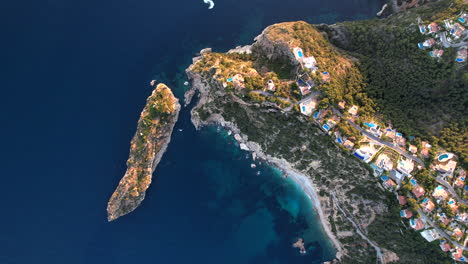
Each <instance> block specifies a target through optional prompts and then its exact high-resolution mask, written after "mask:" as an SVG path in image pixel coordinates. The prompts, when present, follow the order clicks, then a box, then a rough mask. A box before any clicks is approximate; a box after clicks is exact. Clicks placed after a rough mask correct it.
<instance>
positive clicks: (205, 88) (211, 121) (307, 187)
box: [185, 46, 344, 263]
mask: <svg viewBox="0 0 468 264" xmlns="http://www.w3.org/2000/svg"><path fill="white" fill-rule="evenodd" d="M249 47H250V46H249ZM239 50H241V51H244V50H245V49H244V48H242V49H238V50H237V51H239ZM230 52H231V53H232V52H236V51H235V50H231V51H230ZM198 59H199V58H196V59H194V61H197V60H198ZM191 67H192V66H190V67H189V68H188V69H187V70H186V74H187V76H188V78H189V80H190V81H191V83H192V85H191V88H190V89H189V90H188V91H187V92H186V93H185V105H186V106H187V105H188V104H190V102H191V101H192V99H193V97H194V96H197V97H198V98H197V100H198V101H197V104H196V105H195V106H194V107H193V108H192V109H191V121H192V124H193V125H194V126H195V128H196V129H197V130H200V129H201V128H203V127H205V126H210V125H215V126H218V127H220V128H222V129H224V130H226V131H229V132H231V134H233V135H234V139H235V140H236V141H237V142H238V143H239V147H240V148H241V149H242V150H245V151H249V152H251V153H252V157H253V158H254V159H260V160H262V161H264V162H266V163H268V164H270V165H271V166H274V167H276V168H278V169H279V170H280V171H281V172H282V173H283V174H284V175H287V176H290V177H291V179H292V180H294V182H296V184H298V185H299V186H301V188H302V190H303V191H304V192H305V193H306V195H307V197H309V199H310V201H311V203H312V204H313V205H314V209H315V211H316V213H317V216H318V218H319V221H320V223H321V225H322V227H323V230H324V231H325V233H326V234H327V236H328V237H329V239H330V241H331V242H332V244H333V246H334V248H335V250H336V257H335V258H336V261H338V260H339V259H340V258H341V257H342V256H343V254H344V252H343V245H342V244H341V243H340V242H339V240H338V238H337V237H336V236H335V235H334V234H333V232H332V231H331V224H330V222H329V221H328V218H329V217H330V216H331V214H330V213H329V211H330V210H325V209H326V207H327V206H328V205H327V204H326V203H323V202H322V201H323V198H321V197H319V195H318V194H317V188H316V186H315V184H314V183H313V181H312V180H311V178H310V177H308V176H307V175H305V174H304V173H302V172H300V171H298V170H296V169H295V168H294V166H293V165H292V164H291V163H289V162H288V161H287V160H285V159H282V158H277V157H273V156H270V155H268V154H266V153H264V151H263V150H262V147H261V146H260V145H259V144H258V143H257V142H254V141H249V140H248V137H247V136H246V135H245V134H243V133H242V131H240V129H239V128H238V127H237V125H236V124H235V123H233V122H229V121H226V120H224V117H223V116H222V115H220V114H212V115H211V116H210V117H209V118H208V119H206V120H201V118H200V117H199V114H198V112H197V110H198V109H199V108H200V107H202V106H203V105H204V104H206V103H207V102H208V101H209V100H210V96H209V92H210V88H209V84H208V83H206V82H205V81H204V80H203V78H202V76H200V74H198V73H194V72H192V71H191V70H190V69H191ZM330 263H334V261H332V262H330Z"/></svg>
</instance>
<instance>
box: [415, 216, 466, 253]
mask: <svg viewBox="0 0 468 264" xmlns="http://www.w3.org/2000/svg"><path fill="white" fill-rule="evenodd" d="M418 213H419V215H421V216H422V218H423V219H424V221H426V222H427V223H429V225H431V226H432V227H433V228H434V229H435V230H437V232H439V234H440V235H441V236H443V237H444V238H445V239H447V240H448V241H450V242H451V243H452V244H454V245H455V246H456V247H458V248H462V249H463V250H464V251H467V250H468V248H467V247H465V246H463V245H461V244H460V243H458V241H455V240H453V239H452V238H451V237H450V236H449V235H448V234H447V233H445V231H444V230H442V229H440V228H439V227H438V226H437V225H436V224H434V222H433V221H432V220H431V218H430V217H428V216H427V215H426V214H425V213H424V212H423V211H422V210H421V209H418Z"/></svg>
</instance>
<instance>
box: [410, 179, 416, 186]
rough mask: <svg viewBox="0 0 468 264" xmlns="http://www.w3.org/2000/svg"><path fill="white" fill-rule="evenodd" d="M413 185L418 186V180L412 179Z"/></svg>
mask: <svg viewBox="0 0 468 264" xmlns="http://www.w3.org/2000/svg"><path fill="white" fill-rule="evenodd" d="M410 183H411V185H413V186H416V185H418V182H417V181H416V180H415V179H411V180H410Z"/></svg>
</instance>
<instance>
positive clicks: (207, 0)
mask: <svg viewBox="0 0 468 264" xmlns="http://www.w3.org/2000/svg"><path fill="white" fill-rule="evenodd" d="M203 2H204V3H205V4H209V5H210V6H209V7H208V9H213V7H214V2H213V0H203Z"/></svg>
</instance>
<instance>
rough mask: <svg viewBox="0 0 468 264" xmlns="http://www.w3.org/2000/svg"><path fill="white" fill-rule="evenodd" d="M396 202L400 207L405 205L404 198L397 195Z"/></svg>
mask: <svg viewBox="0 0 468 264" xmlns="http://www.w3.org/2000/svg"><path fill="white" fill-rule="evenodd" d="M398 202H399V203H400V205H405V204H406V198H405V197H404V196H402V195H399V196H398Z"/></svg>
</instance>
